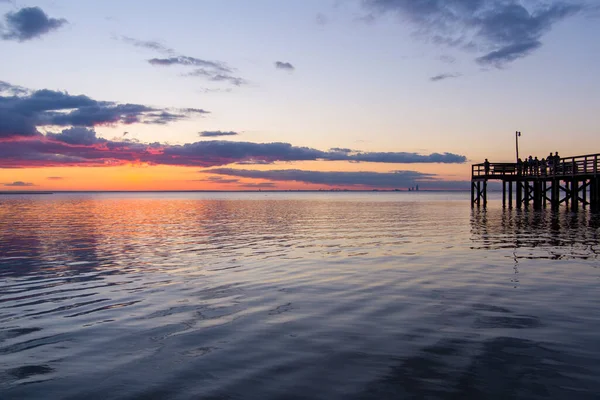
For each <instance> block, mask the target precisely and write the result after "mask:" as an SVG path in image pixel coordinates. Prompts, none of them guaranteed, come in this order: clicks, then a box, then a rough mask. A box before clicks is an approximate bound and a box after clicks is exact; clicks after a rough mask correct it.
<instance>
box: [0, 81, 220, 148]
mask: <svg viewBox="0 0 600 400" xmlns="http://www.w3.org/2000/svg"><path fill="white" fill-rule="evenodd" d="M2 93H8V94H10V95H9V96H2ZM206 113H208V111H206V110H202V109H198V108H185V109H177V110H169V109H159V108H153V107H148V106H145V105H141V104H118V103H115V102H110V101H97V100H94V99H91V98H89V97H87V96H84V95H71V94H69V93H66V92H58V91H53V90H48V89H43V90H37V91H28V90H27V89H24V88H21V87H19V86H13V85H10V84H8V83H6V82H0V139H1V138H7V137H15V136H36V135H39V134H40V132H39V131H38V129H37V128H38V127H40V126H85V127H92V126H97V125H107V124H118V123H120V124H132V123H145V124H158V125H164V124H167V123H169V122H174V121H178V120H182V119H186V118H189V117H190V116H191V115H194V114H199V115H201V114H206Z"/></svg>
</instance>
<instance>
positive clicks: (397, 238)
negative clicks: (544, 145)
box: [0, 193, 600, 399]
mask: <svg viewBox="0 0 600 400" xmlns="http://www.w3.org/2000/svg"><path fill="white" fill-rule="evenodd" d="M468 198H469V194H468V193H467V194H463V193H460V194H448V193H436V194H425V193H335V194H329V193H303V194H300V193H268V194H266V193H254V194H251V193H245V194H189V193H186V194H68V195H67V194H57V195H49V196H14V197H13V196H3V197H0V398H2V399H13V398H14V399H21V398H44V399H53V398H73V399H77V398H86V399H95V398H98V399H113V398H115V399H116V398H118V399H129V398H131V399H133V398H181V399H188V398H206V399H272V398H281V399H284V398H285V399H301V398H315V399H386V398H394V399H396V398H398V399H402V398H408V399H410V398H418V399H421V398H430V399H437V398H441V399H450V398H451V399H465V398H491V399H507V398H519V399H537V398H552V399H563V398H566V399H599V398H600V379H599V378H598V377H600V287H599V286H600V268H599V266H600V259H599V258H598V253H600V244H599V239H598V236H599V234H600V216H597V215H593V214H590V213H588V212H586V211H580V212H579V213H577V214H572V213H569V212H567V211H566V210H561V211H559V212H557V213H552V212H550V211H544V212H534V211H517V210H513V211H508V210H506V211H503V210H502V209H501V207H499V204H498V201H497V200H496V201H493V202H492V203H491V206H490V207H489V208H488V210H487V211H477V210H475V211H472V210H471V209H470V207H469V200H468Z"/></svg>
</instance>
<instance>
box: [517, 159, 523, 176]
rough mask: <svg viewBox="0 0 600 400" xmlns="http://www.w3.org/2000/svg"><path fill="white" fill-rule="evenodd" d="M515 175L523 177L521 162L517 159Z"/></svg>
mask: <svg viewBox="0 0 600 400" xmlns="http://www.w3.org/2000/svg"><path fill="white" fill-rule="evenodd" d="M517 174H518V175H523V160H521V159H520V158H518V159H517Z"/></svg>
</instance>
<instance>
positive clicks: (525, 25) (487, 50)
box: [362, 0, 586, 68]
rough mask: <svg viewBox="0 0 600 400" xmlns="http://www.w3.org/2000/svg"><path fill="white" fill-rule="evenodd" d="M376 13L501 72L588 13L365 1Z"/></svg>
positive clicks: (508, 4) (499, 0) (479, 3)
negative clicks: (471, 53) (558, 26)
mask: <svg viewBox="0 0 600 400" xmlns="http://www.w3.org/2000/svg"><path fill="white" fill-rule="evenodd" d="M362 3H363V5H364V6H365V7H366V8H367V10H369V11H371V12H372V13H377V14H385V13H395V14H397V15H398V16H399V17H400V18H401V19H403V20H405V21H408V22H410V23H412V24H413V25H414V26H416V33H417V35H418V36H421V37H423V38H425V39H426V40H429V41H431V42H433V43H436V44H440V45H444V46H449V47H458V48H461V49H463V50H471V51H476V52H479V53H483V54H482V55H481V56H478V57H477V58H476V61H477V63H479V64H480V65H483V66H494V67H498V68H500V67H503V66H504V65H506V64H508V63H511V62H513V61H515V60H517V59H519V58H522V57H525V56H527V55H529V54H530V53H531V52H533V51H534V50H535V49H537V48H539V47H540V46H541V45H542V43H541V39H542V38H543V36H544V35H545V34H546V33H547V32H548V31H550V30H551V29H552V27H553V26H554V24H556V23H557V22H560V21H562V20H564V19H566V18H568V17H571V16H573V15H575V14H577V13H579V12H581V11H582V10H584V9H585V8H586V6H585V5H584V4H582V3H580V2H567V1H563V0H549V1H545V2H541V1H528V2H523V1H520V0H445V1H437V0H426V1H414V0H363V1H362Z"/></svg>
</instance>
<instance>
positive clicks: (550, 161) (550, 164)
mask: <svg viewBox="0 0 600 400" xmlns="http://www.w3.org/2000/svg"><path fill="white" fill-rule="evenodd" d="M546 162H547V163H548V169H549V170H550V174H553V173H554V165H555V164H554V156H553V155H552V152H550V154H548V158H546Z"/></svg>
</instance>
